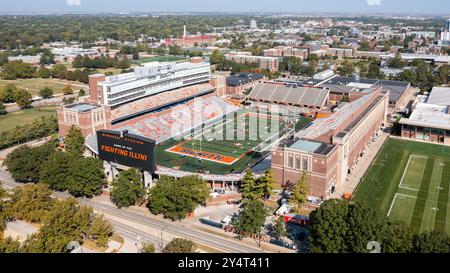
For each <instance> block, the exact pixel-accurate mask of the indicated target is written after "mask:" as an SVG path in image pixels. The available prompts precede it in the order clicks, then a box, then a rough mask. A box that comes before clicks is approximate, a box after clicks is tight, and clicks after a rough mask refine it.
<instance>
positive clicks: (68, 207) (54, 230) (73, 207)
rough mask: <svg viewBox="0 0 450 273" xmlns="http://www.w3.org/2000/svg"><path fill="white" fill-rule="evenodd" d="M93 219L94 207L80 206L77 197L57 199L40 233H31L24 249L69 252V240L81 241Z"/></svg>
mask: <svg viewBox="0 0 450 273" xmlns="http://www.w3.org/2000/svg"><path fill="white" fill-rule="evenodd" d="M91 220H92V209H90V208H84V207H83V208H80V207H79V206H78V204H77V203H76V201H75V199H73V198H69V199H66V200H63V201H59V200H58V201H55V202H54V204H53V206H52V207H51V209H50V211H49V216H48V217H47V218H46V219H45V221H44V222H43V226H42V228H41V229H40V231H39V233H35V234H33V235H31V237H30V238H29V239H28V240H27V241H26V242H25V245H24V249H25V250H26V252H32V253H35V252H37V253H61V252H67V244H68V243H69V242H71V241H78V242H81V239H82V235H83V233H85V232H86V230H87V229H88V228H89V224H90V222H91Z"/></svg>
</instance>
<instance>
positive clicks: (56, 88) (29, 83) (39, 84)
mask: <svg viewBox="0 0 450 273" xmlns="http://www.w3.org/2000/svg"><path fill="white" fill-rule="evenodd" d="M8 84H14V85H16V86H17V87H18V88H23V89H25V90H27V91H28V92H30V93H31V95H32V96H33V97H34V96H38V95H39V90H41V89H42V88H44V87H50V88H51V89H53V92H54V94H58V93H62V91H63V89H64V87H65V86H66V85H67V84H70V85H71V86H72V89H73V90H78V89H80V88H84V90H86V91H88V88H89V87H88V86H87V85H86V84H84V83H81V82H72V81H66V80H60V79H51V78H50V79H41V78H35V79H17V80H0V88H3V87H4V86H6V85H8Z"/></svg>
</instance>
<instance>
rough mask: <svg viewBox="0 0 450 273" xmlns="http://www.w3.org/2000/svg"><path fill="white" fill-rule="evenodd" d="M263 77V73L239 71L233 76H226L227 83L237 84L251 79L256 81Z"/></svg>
mask: <svg viewBox="0 0 450 273" xmlns="http://www.w3.org/2000/svg"><path fill="white" fill-rule="evenodd" d="M263 78H264V75H263V74H257V73H240V74H237V75H234V76H229V77H227V85H229V86H239V85H242V84H246V83H249V82H253V81H258V80H261V79H263Z"/></svg>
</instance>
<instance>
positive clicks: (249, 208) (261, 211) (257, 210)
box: [233, 200, 267, 239]
mask: <svg viewBox="0 0 450 273" xmlns="http://www.w3.org/2000/svg"><path fill="white" fill-rule="evenodd" d="M266 216H267V210H266V208H265V207H264V204H263V203H262V202H261V201H260V200H250V201H248V202H247V203H245V204H244V207H243V209H242V210H241V212H240V213H239V216H238V217H237V218H235V219H234V220H233V225H234V226H235V227H236V229H237V231H238V234H239V239H242V238H243V237H246V236H249V235H250V234H256V235H259V236H260V235H261V229H262V226H263V225H264V223H265V221H266Z"/></svg>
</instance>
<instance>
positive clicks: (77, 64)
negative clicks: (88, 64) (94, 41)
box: [72, 55, 83, 68]
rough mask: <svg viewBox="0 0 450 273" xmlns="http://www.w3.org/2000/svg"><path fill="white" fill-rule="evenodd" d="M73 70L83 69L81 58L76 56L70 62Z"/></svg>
mask: <svg viewBox="0 0 450 273" xmlns="http://www.w3.org/2000/svg"><path fill="white" fill-rule="evenodd" d="M72 67H73V68H82V67H83V56H81V55H77V56H76V57H75V59H73V62H72Z"/></svg>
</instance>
